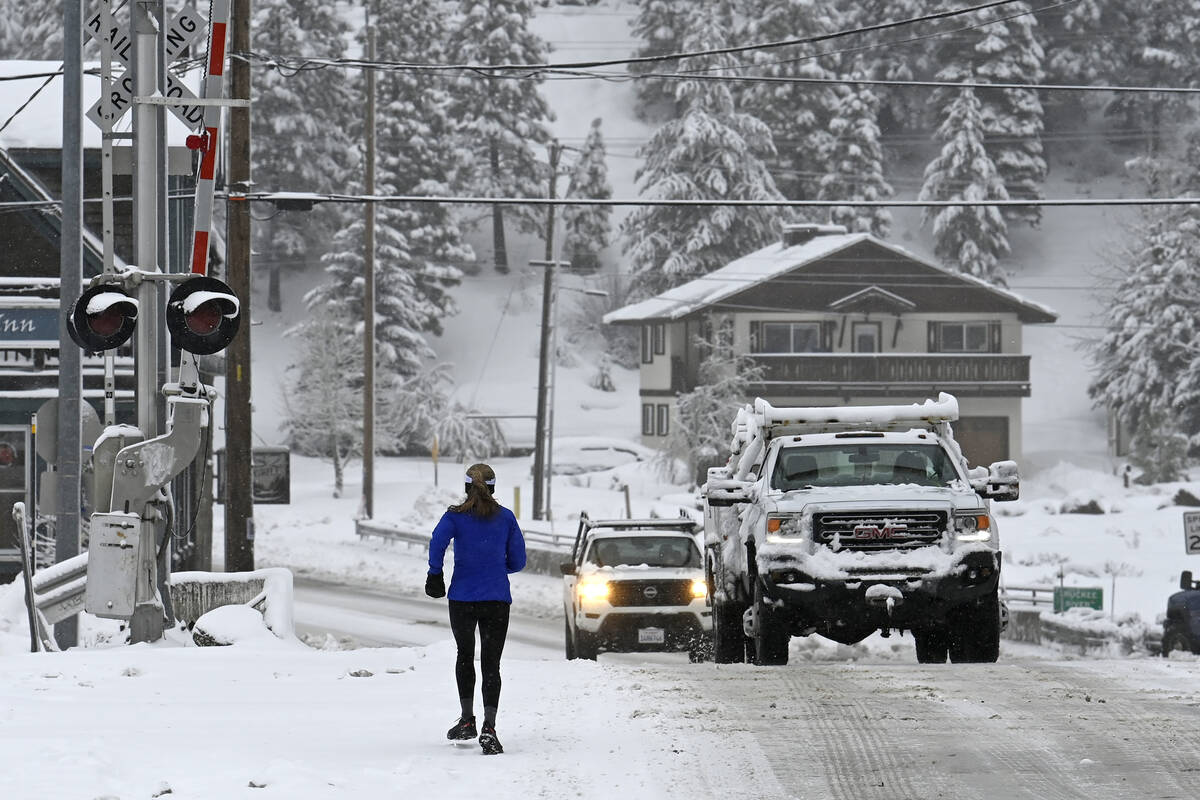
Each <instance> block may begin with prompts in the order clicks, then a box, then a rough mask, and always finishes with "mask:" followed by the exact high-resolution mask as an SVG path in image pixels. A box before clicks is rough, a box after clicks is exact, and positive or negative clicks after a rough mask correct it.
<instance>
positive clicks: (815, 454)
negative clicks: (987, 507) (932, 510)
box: [771, 441, 959, 491]
mask: <svg viewBox="0 0 1200 800" xmlns="http://www.w3.org/2000/svg"><path fill="white" fill-rule="evenodd" d="M958 477H959V476H958V473H957V472H956V471H955V469H954V465H953V463H951V461H950V457H949V456H948V455H947V454H946V451H945V450H943V449H942V448H941V447H938V446H937V445H932V444H905V443H900V442H888V443H883V442H871V443H863V442H854V441H847V442H846V443H844V444H841V443H839V444H833V445H817V446H811V447H785V448H782V449H781V450H780V451H779V454H778V456H777V457H776V459H775V469H774V470H773V471H772V472H771V488H772V489H782V490H784V491H790V490H792V489H803V488H806V487H823V486H870V485H876V484H902V483H915V484H918V485H920V486H946V485H948V484H949V483H950V482H951V481H953V480H956V479H957V478H958Z"/></svg>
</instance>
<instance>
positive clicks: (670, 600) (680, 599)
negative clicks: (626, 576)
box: [608, 580, 692, 606]
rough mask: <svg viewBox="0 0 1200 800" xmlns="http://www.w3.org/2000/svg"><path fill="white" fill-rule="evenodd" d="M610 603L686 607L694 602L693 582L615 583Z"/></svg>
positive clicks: (610, 594)
mask: <svg viewBox="0 0 1200 800" xmlns="http://www.w3.org/2000/svg"><path fill="white" fill-rule="evenodd" d="M608 602H609V603H611V604H612V605H614V606H686V605H687V604H688V603H690V602H692V582H691V581H690V580H658V581H654V580H650V581H614V582H613V584H612V588H611V589H610V590H609V595H608Z"/></svg>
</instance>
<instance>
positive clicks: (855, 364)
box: [604, 225, 1057, 465]
mask: <svg viewBox="0 0 1200 800" xmlns="http://www.w3.org/2000/svg"><path fill="white" fill-rule="evenodd" d="M1056 319H1057V315H1056V314H1055V313H1054V311H1053V310H1051V309H1049V308H1047V307H1045V306H1043V305H1040V304H1038V303H1034V302H1031V301H1029V300H1026V299H1024V298H1022V297H1020V296H1018V295H1017V294H1015V293H1013V292H1010V291H1008V290H1006V289H1002V288H999V287H997V286H993V285H991V284H989V283H987V282H985V281H982V280H979V279H977V278H973V277H971V276H969V275H964V274H962V273H958V272H953V271H951V270H948V269H946V268H944V267H941V266H939V265H937V264H936V263H933V262H931V261H928V260H926V259H924V258H921V257H919V256H916V255H914V254H912V253H910V252H908V251H907V250H905V249H904V248H902V247H898V246H896V245H894V244H891V243H889V242H886V241H883V240H881V239H879V238H877V237H875V236H872V235H870V234H867V233H847V232H846V229H845V228H843V227H841V226H834V225H791V226H788V227H787V228H785V231H784V236H783V240H782V241H780V242H777V243H775V244H771V245H769V246H767V247H764V248H762V249H761V250H758V251H756V252H753V253H750V254H748V255H745V256H743V257H741V258H739V259H737V260H735V261H733V262H731V263H729V264H727V265H725V266H724V267H721V268H720V269H717V270H715V271H713V272H711V273H709V274H707V275H704V276H702V277H699V278H696V279H695V280H692V281H690V282H688V283H685V284H683V285H681V286H677V287H675V288H674V289H670V290H668V291H666V292H663V293H662V294H660V295H658V296H657V297H652V298H649V299H647V300H643V301H641V302H639V303H634V304H632V305H629V306H626V307H624V308H621V309H618V310H616V311H612V312H610V313H609V314H607V315H606V316H605V317H604V321H605V322H606V323H608V324H612V325H636V326H639V327H640V329H641V362H642V363H641V380H640V394H641V431H642V441H643V442H644V443H645V444H647V445H650V446H655V445H658V444H661V443H662V441H663V439H664V437H666V436H667V435H668V434H669V433H670V430H671V426H672V425H673V424H675V419H676V405H675V398H676V397H677V396H678V395H679V394H681V393H684V392H688V391H691V390H692V389H694V388H695V387H696V385H697V379H698V368H699V366H700V363H701V361H702V360H703V358H704V356H705V352H706V348H707V345H706V344H705V343H706V342H711V341H713V340H714V339H713V337H714V336H722V337H724V341H726V342H728V343H730V344H731V345H732V348H733V351H734V352H735V353H738V354H743V355H746V356H747V357H749V358H750V359H751V360H752V362H753V363H754V364H755V365H756V366H758V367H760V368H761V369H760V372H761V381H759V382H755V383H753V384H752V385H751V387H750V391H751V395H750V396H748V397H747V398H746V401H747V402H750V401H752V400H753V398H754V397H755V396H759V397H763V398H765V399H766V400H768V401H770V402H771V403H773V404H775V405H777V406H829V405H871V404H878V403H910V402H913V403H916V402H921V401H923V400H924V399H926V398H929V397H937V393H938V392H949V393H951V394H953V395H955V396H956V397H957V398H958V401H959V410H960V415H961V416H960V419H959V421H958V423H957V424H956V425H955V426H954V430H955V435H956V438H957V439H958V440H959V442H960V443H961V445H962V448H963V452H964V453H965V454H966V456H967V459H968V461H970V463H971V464H972V465H977V464H988V463H990V462H992V461H997V460H1000V459H1006V458H1012V459H1019V458H1020V455H1021V401H1022V399H1023V398H1025V397H1029V396H1030V392H1031V390H1032V387H1031V386H1030V380H1029V359H1030V357H1029V356H1028V355H1026V354H1025V353H1023V352H1022V345H1021V332H1022V329H1023V328H1024V326H1025V325H1044V324H1049V323H1052V322H1054V321H1055V320H1056ZM731 419H732V417H731Z"/></svg>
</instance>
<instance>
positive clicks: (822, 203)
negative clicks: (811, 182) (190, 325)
mask: <svg viewBox="0 0 1200 800" xmlns="http://www.w3.org/2000/svg"><path fill="white" fill-rule="evenodd" d="M217 196H218V197H220V198H222V199H224V200H228V201H229V202H233V203H239V202H252V203H272V202H276V201H279V200H306V201H309V202H312V203H443V204H446V205H514V206H664V207H687V206H695V207H731V208H836V207H841V206H844V207H847V208H958V207H966V208H976V207H985V206H987V207H999V208H1005V207H1009V206H1015V207H1024V206H1044V207H1055V206H1072V207H1086V206H1187V205H1200V197H1127V198H1118V197H1100V198H1097V197H1075V198H1040V199H1027V200H1024V199H1017V200H1011V199H1010V200H713V199H700V200H662V199H655V198H634V199H630V198H596V197H567V198H554V199H551V198H547V197H467V196H458V197H455V196H448V195H447V196H435V195H365V194H337V193H329V194H322V193H306V192H249V193H245V194H241V193H229V192H225V193H219V194H218V195H217Z"/></svg>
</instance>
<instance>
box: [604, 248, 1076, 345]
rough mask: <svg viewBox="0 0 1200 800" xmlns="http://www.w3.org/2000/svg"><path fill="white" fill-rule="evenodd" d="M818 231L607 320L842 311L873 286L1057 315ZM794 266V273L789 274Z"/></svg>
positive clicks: (1037, 319) (905, 256)
mask: <svg viewBox="0 0 1200 800" xmlns="http://www.w3.org/2000/svg"><path fill="white" fill-rule="evenodd" d="M816 233H817V235H815V236H813V237H812V238H810V239H808V240H807V241H803V242H800V243H798V244H793V245H791V246H789V245H788V244H787V243H786V242H775V243H773V244H770V245H767V246H766V247H763V248H762V249H760V250H756V251H755V252H753V253H750V254H748V255H745V256H742V257H741V258H738V259H736V260H734V261H732V262H730V263H729V264H726V265H725V266H723V267H721V268H719V269H716V270H713V271H712V272H710V273H708V274H707V275H703V276H701V277H699V278H695V279H693V280H691V281H689V282H687V283H685V284H682V285H680V286H676V287H675V288H673V289H668V290H667V291H665V292H663V293H662V294H660V295H658V296H656V297H651V298H649V299H647V300H643V301H641V302H639V303H634V304H632V305H628V306H625V307H624V308H619V309H617V310H615V311H611V312H609V313H608V314H606V315H605V316H604V321H605V322H606V323H608V324H634V323H642V322H671V321H675V320H681V319H684V318H687V317H690V316H693V315H695V314H698V313H700V312H702V311H706V310H709V309H715V310H726V311H739V310H742V311H744V310H755V311H771V310H777V311H796V310H819V311H829V310H834V311H837V310H839V308H838V305H840V304H844V303H845V301H846V300H847V299H848V298H849V297H852V296H853V295H854V294H856V293H861V292H862V291H863V290H866V289H871V290H873V291H872V292H869V293H868V294H870V295H875V296H883V294H884V293H886V294H887V295H890V296H891V297H892V298H894V300H896V301H899V300H903V301H904V302H905V303H911V304H912V305H913V306H914V307H916V308H918V309H919V310H938V311H951V310H961V311H975V310H980V309H987V310H991V311H1008V312H1013V313H1016V314H1017V315H1018V317H1019V318H1020V319H1021V321H1022V322H1030V323H1046V322H1054V321H1055V320H1056V319H1057V318H1058V314H1057V313H1055V312H1054V311H1053V310H1052V309H1050V308H1048V307H1047V306H1044V305H1041V304H1039V303H1035V302H1033V301H1031V300H1027V299H1025V298H1023V297H1021V296H1020V295H1017V294H1015V293H1014V292H1011V291H1009V290H1007V289H1002V288H999V287H997V286H993V285H991V284H989V283H987V282H985V281H982V280H980V279H978V278H975V277H972V276H970V275H965V274H962V273H959V272H953V271H951V270H948V269H946V268H944V267H941V266H939V265H937V264H935V263H933V262H930V261H927V260H925V259H923V258H921V257H919V256H917V255H914V254H913V253H910V252H909V251H907V250H905V249H904V248H902V247H898V246H896V245H894V244H891V243H889V242H886V241H883V240H882V239H878V238H876V237H875V236H872V235H871V234H868V233H844V232H829V231H826V230H825V229H820V230H818V231H817V232H816ZM818 265H819V266H818ZM790 273H795V275H794V276H791V278H790V280H785V276H789V274H790ZM767 284H773V285H772V286H767Z"/></svg>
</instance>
